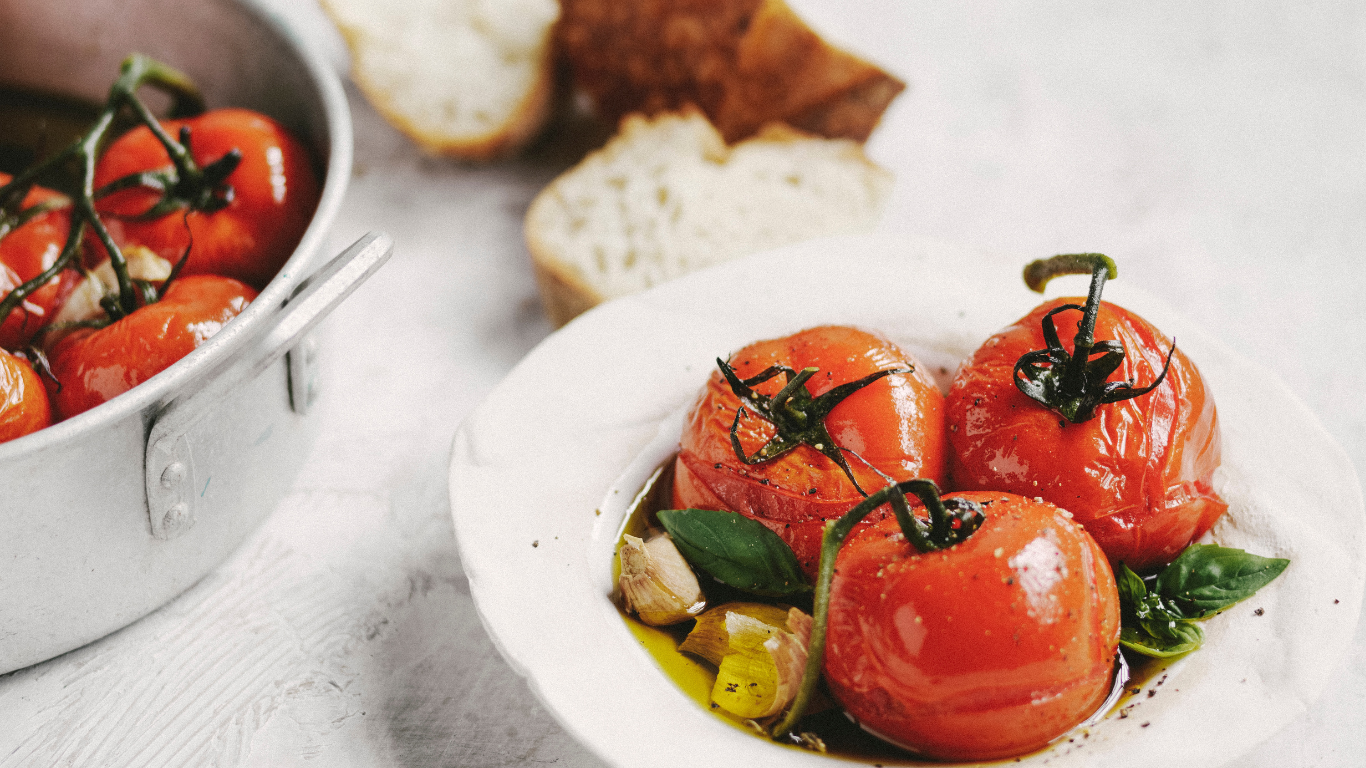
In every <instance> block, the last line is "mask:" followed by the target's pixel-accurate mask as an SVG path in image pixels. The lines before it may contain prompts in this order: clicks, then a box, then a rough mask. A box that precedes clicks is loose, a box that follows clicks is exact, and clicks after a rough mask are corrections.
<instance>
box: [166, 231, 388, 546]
mask: <svg viewBox="0 0 1366 768" xmlns="http://www.w3.org/2000/svg"><path fill="white" fill-rule="evenodd" d="M393 251H394V244H393V241H392V240H391V239H390V238H389V236H388V235H386V234H384V233H382V232H371V233H370V234H367V235H366V236H364V237H362V238H361V239H359V240H357V241H356V242H355V243H353V244H352V245H351V247H350V248H347V249H346V250H345V251H343V252H342V253H341V255H339V256H337V257H336V258H334V259H332V260H331V261H329V262H328V263H327V264H325V265H323V266H322V267H321V268H319V269H318V271H316V272H314V273H313V274H312V275H309V276H308V277H307V278H305V279H304V280H303V282H301V283H300V284H299V286H298V288H297V289H296V290H295V292H294V295H293V296H291V297H290V298H289V300H288V301H286V302H285V304H284V306H283V307H281V308H280V310H279V311H278V312H276V314H275V315H274V316H273V317H272V318H270V319H269V321H268V322H269V326H270V329H269V330H268V331H267V332H266V333H265V334H264V335H263V336H262V337H261V338H260V339H258V340H256V341H253V342H251V343H250V344H249V345H248V349H247V350H245V351H244V352H242V353H239V355H238V357H237V359H236V361H235V364H232V365H231V367H228V368H227V369H226V370H223V371H220V372H218V374H217V375H213V376H207V377H204V378H203V379H202V380H203V382H204V383H203V385H202V387H200V388H199V389H197V390H190V391H188V392H185V393H183V394H181V395H180V396H178V397H177V398H176V399H174V400H172V401H171V402H170V403H169V404H168V405H167V406H166V407H165V408H164V409H163V410H162V411H161V413H160V414H158V415H157V417H156V420H155V421H154V422H153V424H152V428H151V431H150V433H149V434H148V436H147V457H146V459H147V461H146V465H145V466H146V473H147V474H146V484H147V515H148V519H149V521H150V522H151V526H152V536H154V537H156V538H158V539H163V540H166V539H174V538H175V537H177V536H179V535H180V534H181V533H184V532H185V531H187V530H189V528H190V527H191V526H193V525H194V519H195V505H196V502H197V496H196V494H195V493H194V492H193V491H192V490H191V489H193V488H194V487H196V485H195V478H194V460H193V457H192V456H191V453H190V444H189V440H188V439H187V438H186V433H187V432H188V431H189V429H190V427H192V426H194V424H195V422H196V421H198V420H199V418H200V417H201V416H203V415H204V414H205V413H206V412H208V411H209V410H210V409H212V408H213V407H214V406H215V405H216V404H217V403H218V402H219V401H221V400H222V399H223V398H224V397H226V396H227V395H228V394H229V393H231V392H233V391H234V390H236V389H237V388H238V387H240V386H241V385H242V384H244V383H246V382H248V381H251V380H252V379H254V378H255V377H256V375H257V374H259V373H260V372H261V371H263V370H265V369H266V368H268V367H270V365H271V364H273V363H274V362H275V361H276V360H279V359H280V357H281V356H282V355H284V354H285V353H286V352H288V351H289V350H290V349H292V348H293V347H294V346H295V345H297V344H298V343H299V342H300V340H302V339H303V338H304V335H305V334H307V333H308V332H309V331H310V330H312V328H313V327H314V326H315V325H317V324H318V323H319V322H320V321H321V320H322V319H323V318H324V317H326V316H327V315H328V314H329V313H330V312H331V311H332V310H333V309H335V308H336V307H337V305H338V304H340V303H341V302H342V300H343V299H345V298H346V297H347V296H349V295H351V292H352V291H354V290H355V289H356V288H357V287H359V286H360V284H361V283H363V282H365V280H366V279H367V278H369V277H370V275H372V274H374V272H375V270H377V269H379V267H380V265H382V264H383V263H384V262H385V261H387V260H388V259H389V256H390V255H391V254H392V253H393ZM295 389H296V391H297V389H298V388H297V387H296V388H295ZM295 396H296V397H297V394H295Z"/></svg>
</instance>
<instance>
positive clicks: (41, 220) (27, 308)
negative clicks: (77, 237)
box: [0, 173, 77, 350]
mask: <svg viewBox="0 0 1366 768" xmlns="http://www.w3.org/2000/svg"><path fill="white" fill-rule="evenodd" d="M9 181H10V177H9V176H7V175H5V174H2V173H0V187H3V186H4V185H5V184H8V183H9ZM64 201H65V198H64V197H63V196H62V195H60V194H58V193H57V192H54V191H52V190H50V189H46V188H44V187H38V186H35V187H33V188H32V189H30V190H29V192H28V194H27V195H25V197H24V200H23V202H22V204H21V210H23V211H32V212H33V213H32V215H29V216H24V218H23V219H22V221H19V222H17V223H18V226H13V227H12V228H7V231H4V232H3V233H2V234H0V297H3V296H5V295H7V294H9V292H10V291H12V290H14V289H15V288H18V287H19V286H21V285H23V284H24V283H26V282H28V281H30V280H32V279H34V278H36V277H38V276H40V275H42V274H43V273H44V272H46V271H47V270H48V269H49V268H51V267H52V266H53V265H54V264H55V263H56V262H57V257H58V256H60V255H61V253H62V248H63V247H64V246H65V245H66V239H67V236H68V235H69V234H70V232H71V212H70V207H69V206H68V205H64V204H63V202H64ZM21 215H22V214H21ZM76 280H77V273H76V272H74V271H71V270H66V271H64V272H62V273H61V274H58V275H54V276H53V277H52V278H51V279H50V280H48V281H47V282H46V283H44V284H43V285H41V286H39V287H38V288H37V289H36V290H34V291H33V292H32V293H30V294H28V295H27V296H25V297H24V299H23V301H21V302H19V304H18V305H17V306H16V307H15V308H14V309H13V310H11V311H10V312H9V314H8V315H6V317H5V318H4V320H3V322H0V347H3V348H5V349H10V350H15V349H22V348H23V347H24V346H26V345H27V344H28V343H29V342H30V341H31V340H32V339H33V337H34V336H35V335H37V333H38V331H40V330H42V329H43V327H44V326H46V325H47V324H48V323H49V322H51V321H52V318H53V316H54V315H55V314H56V312H57V309H58V307H59V306H60V304H61V301H62V299H63V298H64V297H65V296H66V294H67V293H68V292H70V290H71V288H72V287H73V286H74V285H75V283H76Z"/></svg>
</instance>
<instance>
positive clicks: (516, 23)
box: [322, 0, 559, 160]
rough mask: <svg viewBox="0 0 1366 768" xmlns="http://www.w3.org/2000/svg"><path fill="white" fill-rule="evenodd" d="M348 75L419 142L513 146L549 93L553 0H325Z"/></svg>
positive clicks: (467, 150)
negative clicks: (342, 43) (343, 45)
mask: <svg viewBox="0 0 1366 768" xmlns="http://www.w3.org/2000/svg"><path fill="white" fill-rule="evenodd" d="M322 5H323V7H324V9H325V10H326V11H327V12H328V14H329V15H330V16H331V17H332V20H333V21H334V22H335V23H336V24H337V27H338V29H340V30H341V33H342V37H344V38H345V39H346V42H347V46H348V47H349V48H350V50H351V60H352V78H353V79H354V80H355V82H356V84H357V85H358V86H359V87H360V89H361V91H362V92H363V93H364V94H365V96H366V98H367V99H369V101H370V103H371V104H373V105H374V106H375V109H377V110H378V111H379V112H380V113H381V114H382V115H384V116H385V118H386V119H388V120H389V122H390V123H392V124H393V125H394V126H395V127H397V128H398V129H399V130H401V131H403V132H404V133H406V134H408V136H410V137H411V138H412V139H413V140H414V141H416V142H417V143H418V144H419V145H421V146H422V147H423V148H424V149H425V150H427V151H428V152H431V153H432V154H437V155H446V156H451V157H459V158H464V159H468V160H491V159H495V158H499V157H504V156H507V155H510V154H512V153H514V152H516V151H517V150H518V149H520V148H521V147H523V146H524V145H525V144H526V143H527V142H528V141H530V140H531V139H532V138H534V137H535V136H536V134H537V133H538V132H539V130H540V129H541V127H542V125H543V124H544V123H545V121H546V118H547V117H548V116H549V114H550V109H551V104H552V101H553V97H554V91H555V88H554V55H553V40H552V28H553V27H554V25H555V21H556V19H557V18H558V17H559V4H558V3H557V2H556V0H493V1H491V0H402V2H388V1H387V0H322Z"/></svg>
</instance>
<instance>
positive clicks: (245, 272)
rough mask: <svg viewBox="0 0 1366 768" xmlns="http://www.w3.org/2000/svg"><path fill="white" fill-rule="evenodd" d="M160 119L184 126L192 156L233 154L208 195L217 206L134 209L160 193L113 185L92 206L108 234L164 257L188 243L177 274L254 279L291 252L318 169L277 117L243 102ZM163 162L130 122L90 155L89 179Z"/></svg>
mask: <svg viewBox="0 0 1366 768" xmlns="http://www.w3.org/2000/svg"><path fill="white" fill-rule="evenodd" d="M161 125H162V126H163V127H164V128H165V130H166V132H167V133H168V134H169V135H170V136H172V137H176V136H178V135H180V132H181V129H182V128H184V127H188V128H189V129H190V133H189V136H190V139H189V147H190V154H191V156H192V157H193V158H194V160H195V161H196V162H197V163H199V164H200V165H201V166H207V165H209V164H211V163H212V162H213V161H215V160H218V159H219V158H222V157H223V156H224V155H226V154H227V153H229V152H230V151H232V150H237V151H238V152H240V153H241V162H240V163H239V164H238V165H237V167H236V169H235V170H233V171H232V173H231V174H230V175H229V176H228V177H227V179H226V184H228V185H229V186H231V188H232V195H231V197H230V198H229V199H223V198H219V199H217V201H216V202H215V203H213V205H214V206H217V205H222V207H221V208H218V209H217V210H198V209H194V208H192V207H191V208H182V209H181V210H177V211H173V212H171V213H169V214H167V215H162V216H157V217H155V218H139V217H140V216H142V215H143V214H145V213H147V212H148V211H149V210H150V209H152V207H153V206H155V205H157V204H158V203H159V202H161V201H162V193H161V192H159V191H157V190H155V189H152V188H148V187H145V186H144V187H132V188H128V189H120V190H117V191H114V192H112V193H110V194H108V195H106V196H104V197H102V198H100V199H99V200H98V201H97V203H96V206H97V209H98V210H99V212H100V213H101V215H102V216H103V217H104V218H105V220H106V222H107V224H108V227H109V231H110V234H111V235H112V236H113V237H114V240H115V242H117V243H119V245H120V246H123V245H142V246H146V247H147V248H150V249H151V250H152V251H154V252H155V253H156V254H157V255H159V256H161V257H162V258H164V259H166V260H167V261H170V262H171V263H173V264H174V263H176V262H178V261H180V258H181V256H182V255H184V253H185V251H186V249H187V248H188V249H189V259H188V261H187V262H186V264H185V267H184V271H183V274H187V275H196V274H215V275H223V276H226V277H232V278H235V279H237V280H241V281H242V282H245V283H247V284H249V285H252V286H253V287H255V288H257V289H258V290H259V289H261V288H263V287H264V286H265V284H266V283H268V282H270V279H271V278H272V277H274V276H275V273H276V272H278V271H279V269H280V267H281V266H282V265H283V264H284V263H285V261H286V260H288V258H289V256H290V254H291V253H293V251H294V247H295V246H296V245H298V243H299V239H300V238H301V237H302V236H303V233H304V230H305V229H306V228H307V227H308V222H309V220H310V218H312V216H313V211H314V209H315V208H316V207H317V205H318V196H319V186H318V179H317V175H316V173H315V172H314V168H313V162H312V159H311V157H310V155H309V153H308V150H307V148H305V147H304V145H303V144H302V143H301V142H300V141H299V140H298V139H296V138H295V137H294V136H292V135H291V134H290V133H289V132H288V131H287V130H286V129H285V128H284V127H283V126H282V125H280V124H279V123H278V122H276V121H274V120H272V119H271V118H269V117H266V116H265V115H262V114H260V113H257V112H253V111H251V110H246V109H231V108H230V109H218V110H212V111H209V112H206V113H204V114H202V115H199V116H197V117H192V118H189V119H187V120H169V121H165V122H163V123H161ZM170 166H171V160H170V158H169V156H168V155H167V153H166V148H165V147H164V146H163V145H162V143H161V141H159V140H158V139H157V137H156V136H155V135H154V134H153V133H152V131H151V130H150V129H149V128H148V127H147V126H139V127H137V128H134V129H133V130H131V131H128V132H127V133H125V134H123V135H122V136H120V137H119V138H118V139H117V140H115V141H114V142H113V143H112V144H111V145H110V146H109V148H108V149H107V150H106V151H105V153H104V154H103V155H102V156H101V157H100V160H99V164H98V165H97V166H96V169H95V180H94V183H95V186H96V188H97V189H98V188H100V187H103V186H104V185H107V184H109V183H110V182H112V181H114V180H116V179H120V178H123V177H126V176H129V175H130V174H135V173H141V172H145V171H156V170H162V169H166V168H168V167H170ZM174 193H175V190H174V189H172V190H171V191H170V194H171V197H172V198H174ZM180 202H183V201H180ZM187 204H188V203H187ZM211 207H212V206H211Z"/></svg>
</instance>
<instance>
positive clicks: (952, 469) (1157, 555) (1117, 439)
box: [945, 298, 1228, 571]
mask: <svg viewBox="0 0 1366 768" xmlns="http://www.w3.org/2000/svg"><path fill="white" fill-rule="evenodd" d="M1084 301H1085V300H1084V299H1077V298H1060V299H1056V300H1053V301H1049V302H1046V303H1044V304H1043V305H1041V306H1039V307H1038V308H1037V309H1035V310H1034V311H1033V312H1031V313H1029V314H1028V315H1026V316H1025V317H1023V318H1021V319H1020V320H1019V321H1018V322H1016V323H1015V324H1014V325H1011V326H1009V327H1007V328H1005V329H1004V330H1002V331H1000V332H999V333H997V334H996V335H995V336H993V337H991V338H990V339H988V340H987V342H986V343H985V344H983V345H982V346H981V347H980V348H979V349H978V350H977V352H976V353H975V354H974V355H973V356H972V358H971V359H970V360H969V361H967V362H966V363H965V364H964V365H963V366H962V367H961V368H960V369H959V371H958V373H957V374H956V376H955V377H954V381H953V385H952V386H951V387H950V389H949V393H948V396H947V398H946V404H945V409H946V414H947V416H946V419H947V422H948V429H949V433H948V439H949V447H950V450H949V476H950V482H951V486H952V487H953V488H957V489H961V490H1002V491H1009V492H1012V493H1018V494H1021V495H1025V496H1031V497H1033V496H1040V497H1042V498H1044V499H1045V500H1047V501H1050V502H1052V503H1054V504H1057V505H1058V506H1060V507H1063V508H1065V509H1067V510H1069V511H1070V512H1072V514H1073V515H1075V516H1076V519H1077V520H1078V521H1079V522H1080V523H1081V524H1082V525H1084V526H1085V527H1086V530H1087V531H1088V532H1090V534H1091V535H1092V536H1093V537H1095V539H1096V541H1097V542H1098V543H1099V544H1100V547H1101V549H1103V550H1104V551H1105V553H1106V555H1108V556H1109V558H1110V561H1111V563H1114V564H1118V563H1120V562H1123V563H1125V564H1126V565H1128V566H1129V567H1130V568H1133V569H1134V570H1137V571H1143V570H1149V569H1152V568H1156V567H1160V566H1161V565H1164V564H1165V563H1168V562H1170V561H1171V560H1172V559H1174V558H1175V557H1176V556H1177V555H1178V554H1180V553H1181V551H1182V550H1184V549H1185V548H1186V546H1187V545H1188V544H1190V543H1191V542H1192V541H1194V540H1195V539H1197V538H1199V537H1200V536H1201V535H1202V534H1204V533H1205V531H1207V530H1209V528H1210V526H1212V525H1213V524H1214V523H1215V521H1216V520H1218V519H1219V516H1220V515H1222V514H1223V513H1224V510H1226V509H1227V507H1228V505H1227V504H1225V503H1224V501H1223V500H1222V499H1220V498H1219V496H1218V494H1217V493H1215V491H1214V486H1213V483H1214V472H1215V470H1216V469H1217V468H1218V466H1219V462H1220V434H1219V419H1218V414H1217V412H1216V409H1215V405H1214V399H1213V397H1212V396H1211V395H1210V393H1209V392H1208V390H1207V389H1206V387H1205V382H1204V379H1203V378H1202V377H1201V375H1200V372H1199V370H1197V369H1196V367H1195V364H1194V363H1192V362H1191V361H1190V358H1188V357H1187V356H1186V355H1185V354H1184V353H1183V352H1182V351H1181V350H1180V348H1178V349H1177V350H1176V352H1175V354H1174V355H1173V356H1172V361H1171V368H1170V369H1169V370H1168V372H1167V377H1166V380H1165V381H1163V382H1162V384H1161V385H1159V386H1158V387H1157V388H1156V389H1154V390H1153V391H1151V392H1149V393H1147V394H1144V395H1140V396H1139V397H1136V398H1133V399H1131V400H1125V401H1122V402H1118V403H1110V404H1106V405H1101V406H1100V407H1099V408H1098V409H1097V411H1096V416H1095V417H1094V418H1092V419H1090V420H1089V421H1084V422H1082V423H1080V424H1072V423H1069V422H1067V421H1065V420H1064V419H1063V418H1062V417H1061V416H1059V415H1058V414H1056V413H1054V412H1053V411H1050V410H1048V409H1047V408H1045V407H1043V406H1042V405H1040V404H1038V403H1036V402H1035V401H1033V400H1031V399H1030V398H1029V397H1027V396H1025V395H1024V394H1023V393H1021V392H1020V391H1019V390H1018V389H1017V388H1016V387H1015V384H1014V380H1013V379H1014V373H1013V370H1014V367H1015V362H1016V361H1017V360H1019V358H1020V357H1021V356H1022V355H1024V354H1025V353H1027V352H1030V351H1032V350H1036V349H1042V348H1044V347H1045V346H1046V343H1045V341H1044V337H1043V331H1042V330H1041V327H1040V321H1041V320H1042V318H1043V317H1044V315H1045V314H1047V313H1048V312H1049V311H1050V310H1052V309H1053V308H1055V307H1057V306H1059V305H1061V304H1081V303H1084ZM1054 317H1055V319H1056V320H1057V321H1058V335H1059V337H1060V338H1061V339H1062V340H1063V343H1064V346H1065V347H1067V348H1068V351H1069V352H1070V351H1071V349H1070V347H1071V339H1072V337H1073V336H1074V335H1075V334H1076V321H1077V320H1079V319H1080V317H1081V313H1080V312H1075V313H1062V314H1059V315H1055V316H1054ZM1095 338H1097V339H1114V340H1117V341H1120V342H1121V343H1123V344H1124V348H1125V350H1126V353H1125V356H1124V363H1123V365H1121V366H1120V368H1119V370H1118V371H1116V372H1115V373H1114V374H1112V375H1111V377H1110V380H1111V381H1124V380H1130V381H1133V382H1135V384H1136V385H1146V384H1148V383H1149V382H1152V381H1154V380H1155V379H1156V378H1157V376H1158V375H1159V374H1160V373H1161V371H1162V366H1163V362H1164V361H1165V359H1166V355H1167V350H1168V349H1169V348H1170V346H1171V341H1170V340H1169V339H1167V337H1166V336H1164V335H1163V334H1162V333H1161V332H1160V331H1158V330H1157V329H1156V328H1155V327H1153V326H1152V325H1151V324H1150V323H1148V322H1147V321H1146V320H1144V319H1143V318H1141V317H1139V316H1138V315H1136V314H1134V313H1132V312H1129V311H1128V310H1125V309H1123V308H1122V307H1118V306H1115V305H1113V304H1110V303H1108V302H1101V305H1100V309H1099V312H1098V314H1097V318H1096V331H1095Z"/></svg>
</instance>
